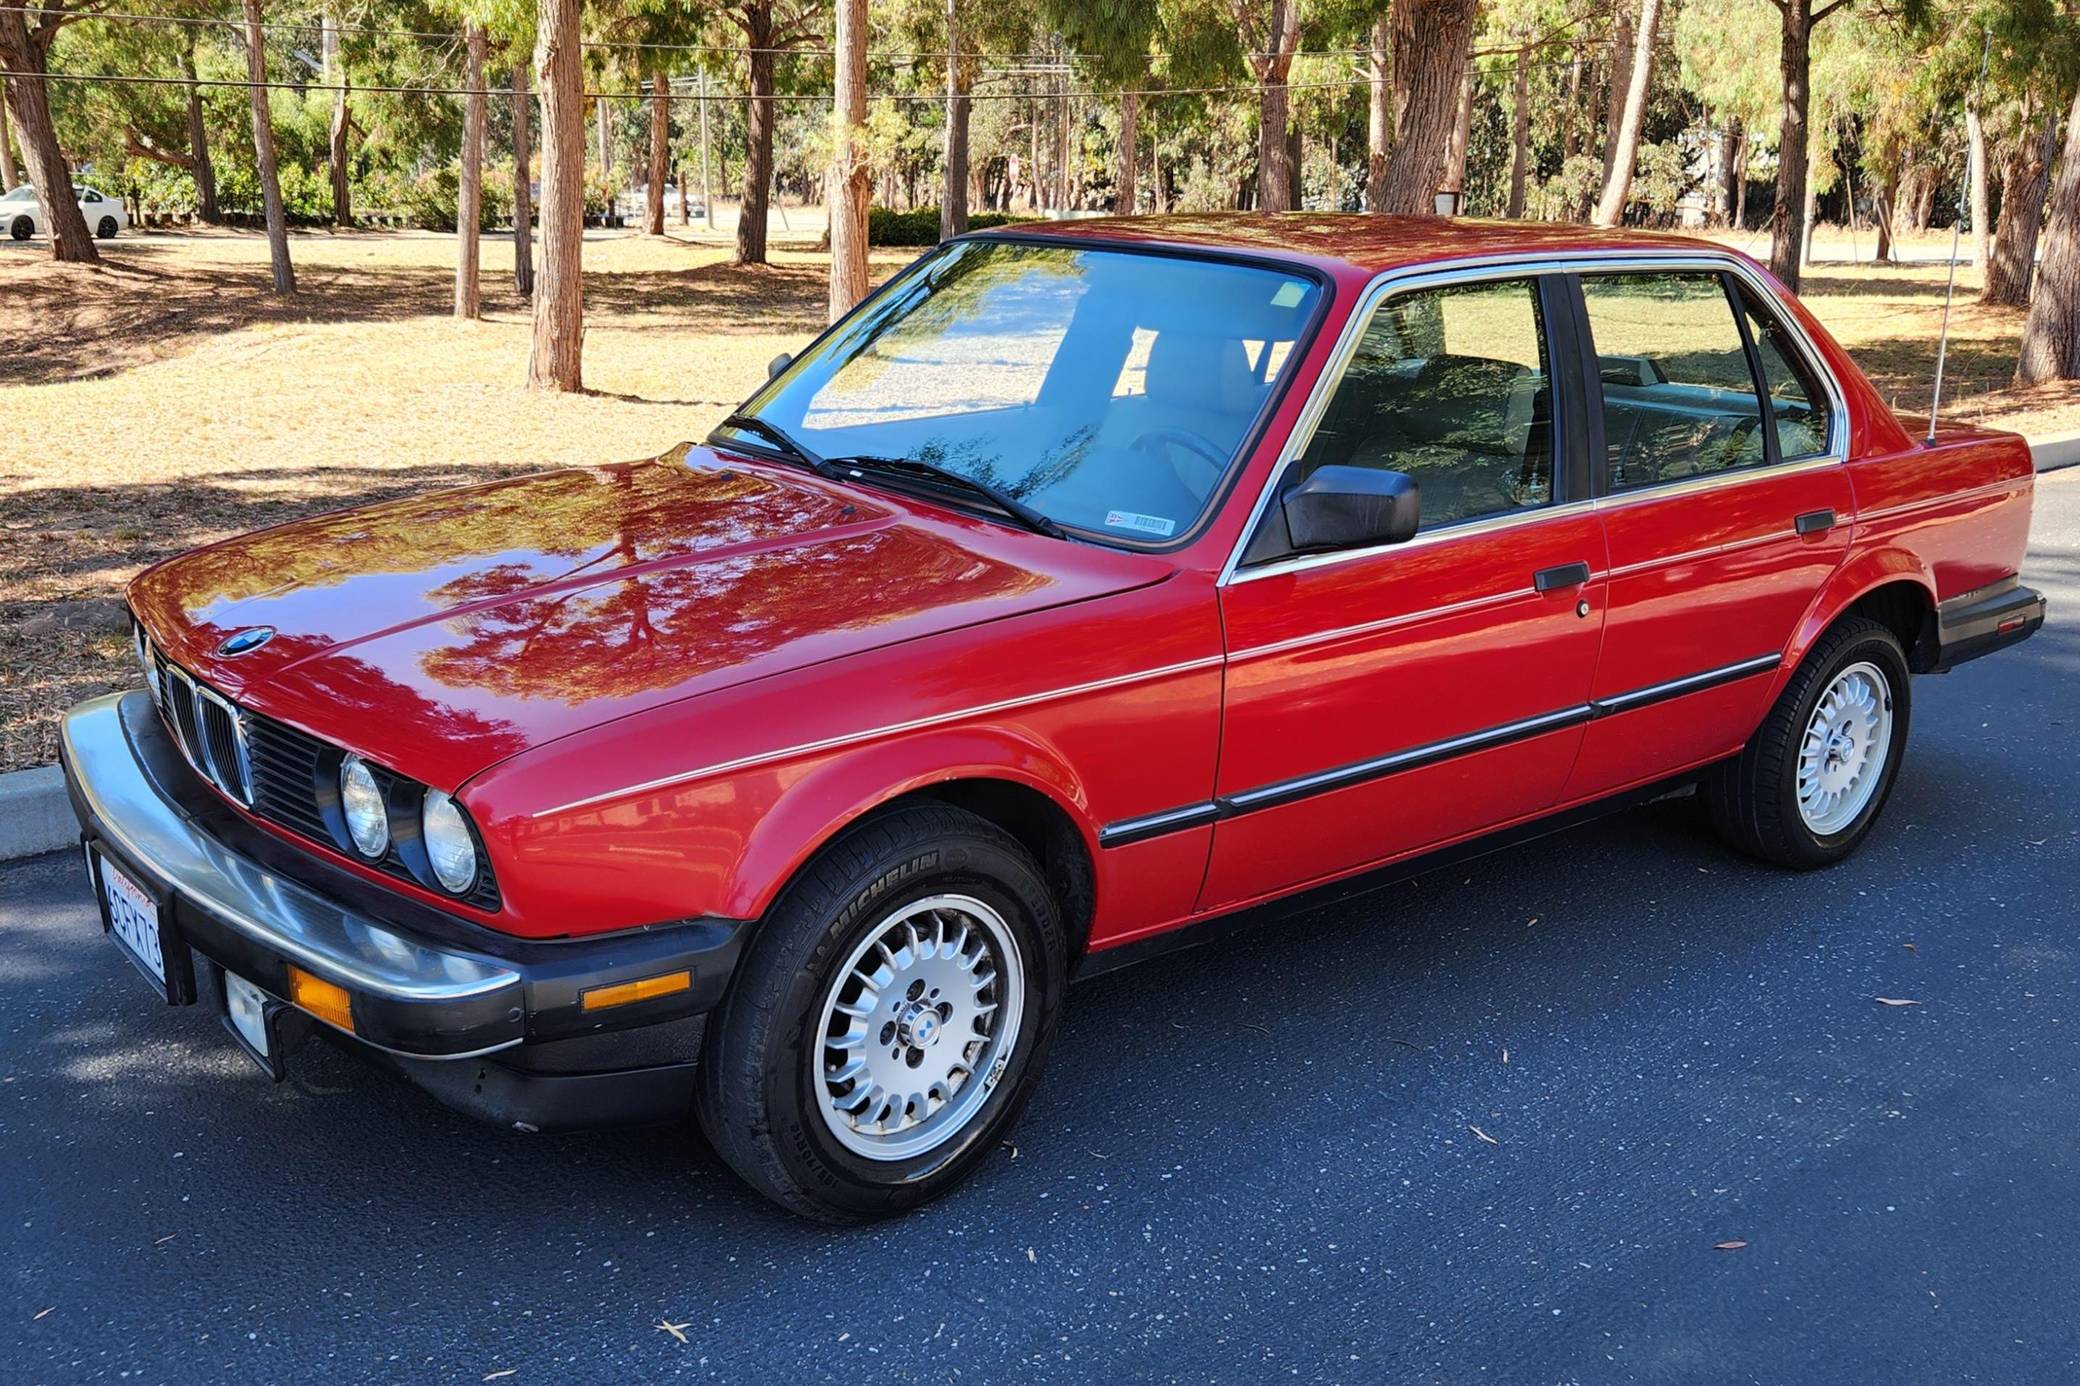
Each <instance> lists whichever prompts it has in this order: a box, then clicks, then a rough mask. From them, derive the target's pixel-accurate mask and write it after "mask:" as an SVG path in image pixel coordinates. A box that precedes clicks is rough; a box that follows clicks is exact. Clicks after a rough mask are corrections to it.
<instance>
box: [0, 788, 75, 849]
mask: <svg viewBox="0 0 2080 1386" xmlns="http://www.w3.org/2000/svg"><path fill="white" fill-rule="evenodd" d="M77 841H79V820H77V819H75V818H74V817H73V816H72V803H71V801H70V800H68V799H67V798H66V797H65V773H64V772H63V771H62V770H60V769H58V767H57V766H55V765H39V766H37V767H36V768H35V769H33V770H13V771H9V772H8V773H7V774H5V775H0V861H13V860H14V859H15V858H16V857H34V856H39V855H41V854H42V853H45V852H55V851H57V850H58V849H59V848H60V847H70V846H71V845H72V844H73V843H75V842H77Z"/></svg>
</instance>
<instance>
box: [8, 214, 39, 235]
mask: <svg viewBox="0 0 2080 1386" xmlns="http://www.w3.org/2000/svg"><path fill="white" fill-rule="evenodd" d="M7 234H8V235H10V236H12V237H14V238H15V239H16V240H18V241H26V240H28V239H29V237H31V236H33V235H35V234H36V223H35V222H33V221H31V220H29V218H27V217H16V218H15V219H14V220H13V221H11V222H9V223H8V226H7Z"/></svg>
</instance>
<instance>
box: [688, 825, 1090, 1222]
mask: <svg viewBox="0 0 2080 1386" xmlns="http://www.w3.org/2000/svg"><path fill="white" fill-rule="evenodd" d="M1066 954H1067V949H1066V945H1065V942H1064V938H1063V932H1062V925H1061V920H1060V916H1059V914H1058V912H1057V910H1056V908H1055V904H1054V901H1053V900H1052V899H1051V898H1050V897H1049V895H1048V893H1047V888H1046V886H1045V884H1044V882H1043V879H1042V876H1041V873H1040V870H1039V868H1038V867H1037V866H1036V865H1035V864H1034V862H1033V860H1032V858H1031V857H1029V856H1028V855H1027V854H1026V853H1025V851H1024V850H1023V849H1022V848H1020V847H1019V845H1018V844H1017V843H1016V842H1014V841H1013V840H1012V839H1011V838H1010V837H1008V836H1006V835H1005V834H1004V833H1002V832H1001V831H999V830H998V829H997V828H996V827H994V826H993V825H991V824H990V823H988V822H986V821H985V820H983V819H981V818H978V817H976V816H975V815H973V814H970V813H966V812H963V811H961V810H959V809H954V808H948V807H940V806H936V805H933V806H920V807H916V808H907V809H902V810H898V811H896V812H893V813H890V814H887V815H885V816H883V817H881V818H878V819H875V820H871V821H869V822H868V823H865V824H863V825H861V826H860V827H858V828H855V829H853V830H851V831H849V832H847V833H846V834H845V835H844V836H842V837H841V838H839V839H838V840H837V841H836V842H834V843H832V844H831V845H830V846H829V847H828V848H826V849H825V850H824V852H823V853H822V854H821V855H819V856H818V857H817V859H816V860H815V861H814V862H812V863H811V864H810V865H809V866H808V867H807V868H805V869H804V870H803V872H802V875H801V877H800V878H799V879H798V880H797V881H796V882H795V883H794V884H793V885H791V886H790V887H789V888H788V890H787V892H786V893H785V894H784V895H783V896H782V898H781V900H780V903H779V904H778V905H776V906H775V908H774V910H773V911H772V913H771V914H770V915H769V916H768V918H767V919H766V921H765V922H764V924H763V925H762V926H761V927H760V929H759V932H758V935H757V937H756V938H755V939H754V940H753V942H752V944H751V947H750V950H749V951H748V953H747V954H746V956H745V957H744V960H743V961H742V962H741V963H740V964H739V966H738V972H737V975H736V978H735V979H734V980H733V982H732V983H731V986H730V993H729V995H728V997H727V998H725V1000H724V1001H723V1004H722V1007H721V1008H720V1009H719V1010H718V1011H717V1012H716V1015H715V1017H714V1019H713V1021H712V1022H711V1023H710V1026H709V1030H708V1039H707V1052H706V1054H705V1055H704V1057H703V1059H702V1065H701V1081H700V1087H699V1095H698V1099H697V1104H696V1105H697V1109H698V1111H699V1115H700V1120H701V1125H702V1127H703V1129H704V1130H706V1132H707V1134H708V1138H709V1140H710V1141H712V1142H713V1143H714V1145H715V1148H716V1150H717V1151H718V1152H719V1153H720V1154H721V1155H722V1157H723V1158H724V1159H725V1160H727V1161H728V1162H729V1164H730V1165H731V1167H732V1168H734V1169H735V1170H736V1171H737V1173H739V1174H740V1175H742V1176H743V1177H744V1179H745V1180H746V1181H748V1182H749V1183H750V1184H751V1185H752V1186H753V1187H754V1188H756V1189H758V1190H759V1191H760V1192H761V1193H764V1194H765V1195H766V1196H767V1197H769V1198H772V1199H773V1200H774V1201H775V1202H778V1203H779V1204H781V1205H782V1206H783V1207H786V1208H789V1209H792V1210H793V1211H795V1212H798V1213H802V1214H805V1215H807V1216H809V1217H814V1218H819V1219H822V1220H824V1221H827V1222H858V1221H863V1220H865V1219H868V1218H875V1217H882V1216H886V1215H888V1214H891V1213H898V1212H902V1211H904V1210H906V1209H909V1208H913V1207H915V1206H917V1205H918V1204H921V1203H924V1202H926V1201H927V1200H929V1199H931V1198H934V1197H937V1196H938V1195H939V1194H941V1193H943V1192H945V1191H946V1190H948V1189H950V1188H951V1187H953V1185H955V1184H957V1183H959V1182H960V1181H961V1180H962V1179H964V1178H966V1177H967V1176H968V1175H969V1174H970V1173H972V1172H973V1171H974V1169H975V1167H976V1166H977V1165H978V1164H980V1163H981V1161H982V1160H983V1159H984V1158H985V1157H987V1155H988V1154H989V1152H990V1151H991V1150H992V1149H993V1148H994V1147H995V1145H996V1142H997V1138H998V1137H999V1136H1000V1135H1001V1134H1002V1133H1003V1132H1004V1131H1006V1130H1007V1129H1009V1127H1010V1125H1011V1123H1012V1122H1013V1121H1014V1120H1015V1119H1016V1117H1017V1115H1018V1111H1019V1109H1020V1108H1021V1107H1023V1106H1024V1104H1025V1100H1026V1098H1027V1096H1028V1095H1029V1094H1030V1092H1031V1090H1032V1087H1033V1084H1034V1082H1035V1080H1036V1079H1037V1077H1038V1075H1039V1072H1040V1068H1041V1064H1042V1061H1043V1060H1044V1059H1045V1057H1046V1052H1047V1048H1048V1044H1049V1042H1050V1041H1051V1040H1052V1038H1053V1034H1054V1028H1055V1019H1056V1015H1057V1012H1058V1010H1059V1008H1060V1004H1061V996H1062V991H1063V988H1064V986H1065V984H1066V975H1067V957H1066Z"/></svg>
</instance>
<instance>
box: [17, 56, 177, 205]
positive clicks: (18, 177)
mask: <svg viewBox="0 0 2080 1386" xmlns="http://www.w3.org/2000/svg"><path fill="white" fill-rule="evenodd" d="M188 102H189V105H188V109H189V110H190V111H191V112H192V111H193V110H194V109H195V88H194V87H193V86H190V87H189V88H188ZM7 126H8V119H7V83H6V81H5V80H4V79H0V188H12V187H13V186H14V185H15V184H16V183H17V182H18V181H20V178H21V175H20V174H18V173H16V172H15V168H14V140H13V138H12V137H11V136H9V134H8V133H7Z"/></svg>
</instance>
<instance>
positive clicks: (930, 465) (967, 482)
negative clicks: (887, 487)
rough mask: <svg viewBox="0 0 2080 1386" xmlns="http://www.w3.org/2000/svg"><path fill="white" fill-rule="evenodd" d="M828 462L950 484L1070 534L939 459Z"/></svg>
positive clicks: (1058, 534) (1040, 528)
mask: <svg viewBox="0 0 2080 1386" xmlns="http://www.w3.org/2000/svg"><path fill="white" fill-rule="evenodd" d="M825 465H826V466H828V467H830V468H832V469H833V470H836V471H844V470H846V469H848V468H857V469H858V470H860V471H863V472H892V473H894V474H896V475H897V476H910V477H916V478H918V479H919V480H922V481H926V482H930V483H935V484H939V485H944V486H951V487H953V488H955V489H956V490H961V491H966V492H969V493H970V494H972V495H977V496H980V497H982V498H983V499H984V500H986V501H988V502H989V503H990V504H991V505H994V506H995V507H996V508H997V509H999V510H1001V511H1003V512H1004V513H1005V514H1006V515H1009V516H1010V517H1011V518H1012V519H1014V520H1016V521H1018V522H1019V523H1020V524H1022V525H1024V526H1025V527H1026V528H1027V529H1030V530H1032V531H1033V532H1034V533H1035V534H1044V535H1046V536H1047V537H1048V538H1050V539H1067V538H1068V537H1069V532H1068V531H1067V530H1065V529H1063V528H1062V527H1061V526H1060V525H1058V524H1056V523H1055V522H1054V521H1053V520H1050V519H1048V518H1047V516H1045V515H1043V514H1041V513H1040V512H1039V511H1037V510H1035V509H1033V507H1032V506H1030V505H1027V504H1026V503H1025V502H1024V501H1022V500H1020V499H1019V498H1018V497H1016V496H1014V495H1012V494H1011V493H1009V492H1008V491H1003V490H1000V489H999V488H997V487H995V486H992V485H990V484H989V483H988V482H986V481H978V480H976V479H975V478H974V477H972V476H969V475H968V474H967V473H966V472H957V471H955V470H953V469H952V468H951V467H942V466H940V465H939V464H938V463H936V462H926V461H924V460H923V459H922V458H917V457H875V456H872V455H871V454H862V455H859V456H855V457H833V458H831V459H829V461H828V462H826V463H825Z"/></svg>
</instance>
